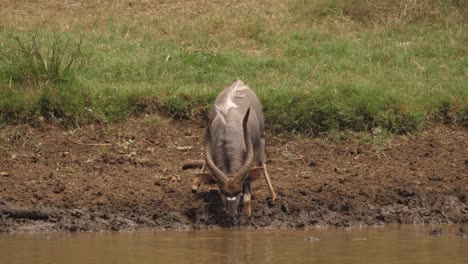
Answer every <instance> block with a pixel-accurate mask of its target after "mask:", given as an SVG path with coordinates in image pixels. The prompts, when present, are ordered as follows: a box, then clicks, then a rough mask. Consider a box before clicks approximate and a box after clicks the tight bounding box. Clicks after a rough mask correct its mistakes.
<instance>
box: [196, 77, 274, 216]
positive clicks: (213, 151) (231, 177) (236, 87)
mask: <svg viewBox="0 0 468 264" xmlns="http://www.w3.org/2000/svg"><path fill="white" fill-rule="evenodd" d="M205 121H206V136H205V162H204V165H203V166H202V171H201V173H199V174H197V180H196V182H195V185H194V186H193V191H197V189H198V188H199V186H200V183H205V184H217V185H218V188H219V191H220V193H221V199H222V201H223V204H224V209H225V212H226V216H227V217H228V219H230V220H236V219H237V211H238V207H239V204H240V201H241V199H242V202H243V204H244V207H245V208H246V210H247V215H248V216H249V217H250V216H251V214H252V203H251V194H250V183H251V182H253V181H255V180H257V179H258V178H259V177H260V175H261V174H263V175H264V177H265V180H266V182H267V184H268V187H269V189H270V192H271V195H272V199H276V194H275V191H274V190H273V186H272V185H271V181H270V178H269V176H268V173H267V169H266V165H265V162H266V158H265V139H264V117H263V112H262V106H261V104H260V100H259V99H258V97H257V95H256V94H255V92H254V91H252V90H251V89H250V88H249V87H248V86H247V85H245V84H244V83H243V82H242V81H236V82H234V83H233V84H232V85H231V86H229V87H227V88H225V89H224V90H223V91H222V92H221V93H220V94H219V95H218V96H217V98H216V100H215V102H214V105H213V107H212V109H211V111H210V112H209V114H205ZM206 168H207V169H208V170H207V171H205V169H206Z"/></svg>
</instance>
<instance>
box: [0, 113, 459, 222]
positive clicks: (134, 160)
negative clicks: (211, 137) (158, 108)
mask: <svg viewBox="0 0 468 264" xmlns="http://www.w3.org/2000/svg"><path fill="white" fill-rule="evenodd" d="M203 132H204V131H203V128H202V125H200V124H198V123H195V122H192V121H185V122H175V123H174V122H170V121H167V120H164V119H161V118H147V119H132V120H129V121H126V122H124V123H120V124H114V125H106V126H101V125H91V126H87V127H82V128H79V129H73V130H63V129H61V128H57V127H55V126H50V125H47V124H43V125H39V126H37V127H28V126H21V127H18V126H17V127H11V126H7V127H4V128H1V129H0V231H46V230H70V231H79V230H123V229H126V230H128V229H130V230H133V229H147V228H150V229H152V228H156V229H160V228H162V229H164V228H170V229H189V228H215V227H220V226H229V223H227V222H225V221H224V214H223V212H222V210H221V201H220V198H219V195H218V193H217V191H216V190H215V189H211V190H210V188H209V187H208V186H203V187H202V188H201V189H200V190H199V192H198V193H196V194H193V193H192V192H191V189H190V187H191V181H192V180H193V176H192V175H193V173H194V171H182V170H181V169H180V168H181V165H182V162H183V161H184V160H186V159H200V158H202V153H203V148H202V139H203ZM267 142H268V146H267V151H268V159H269V165H268V166H269V172H270V174H271V178H272V182H273V185H274V187H275V189H276V192H277V194H278V196H279V199H278V200H276V201H272V200H270V199H269V192H268V188H267V186H266V184H265V182H264V181H263V180H261V181H258V182H255V183H254V184H253V190H252V193H253V216H252V218H251V219H247V218H246V217H245V214H243V216H242V219H241V221H240V224H241V225H243V226H250V227H271V228H283V227H303V226H310V225H333V226H348V225H358V224H364V225H374V224H382V223H463V222H468V206H467V199H468V131H467V130H466V129H463V128H449V127H445V126H437V127H435V128H432V129H430V130H428V131H426V132H425V133H424V134H423V135H421V136H418V137H415V138H408V137H400V138H397V139H395V140H394V141H393V142H392V143H391V144H389V145H386V146H384V147H381V148H375V147H372V146H370V145H359V144H357V143H356V142H354V141H349V142H345V143H342V144H333V143H330V142H327V141H325V140H324V139H304V138H302V139H299V138H294V137H291V136H271V135H268V137H267Z"/></svg>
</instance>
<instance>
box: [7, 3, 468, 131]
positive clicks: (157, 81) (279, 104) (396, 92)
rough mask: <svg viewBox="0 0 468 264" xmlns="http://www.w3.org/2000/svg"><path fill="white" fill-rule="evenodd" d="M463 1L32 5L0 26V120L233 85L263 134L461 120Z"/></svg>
mask: <svg viewBox="0 0 468 264" xmlns="http://www.w3.org/2000/svg"><path fill="white" fill-rule="evenodd" d="M51 2H52V3H53V2H54V1H49V2H47V3H49V5H53V4H52V3H51ZM12 3H13V2H12ZM58 3H59V2H57V3H56V4H57V5H59V4H58ZM40 4H41V3H38V5H40ZM10 8H11V9H12V10H6V11H4V12H9V13H13V14H14V11H15V10H16V9H15V8H17V9H21V8H23V9H27V8H31V9H33V8H32V7H29V6H27V7H21V6H20V7H14V6H13V5H12V7H10ZM7 9H8V8H7ZM465 9H466V6H464V2H463V1H442V0H441V1H421V2H418V1H391V0H387V1H358V0H354V1H344V0H343V1H338V0H337V1H293V0H291V1H286V2H285V1H273V2H271V1H268V2H266V1H265V2H264V1H237V2H232V3H228V4H226V3H225V2H223V1H220V2H219V3H217V2H216V1H214V2H213V1H209V2H197V1H196V2H191V1H187V2H185V1H180V2H179V1H172V2H170V3H159V4H150V3H137V2H135V3H133V2H131V3H128V1H127V2H124V1H122V2H120V1H117V2H109V3H107V1H102V3H101V4H100V5H99V6H93V3H92V2H91V1H90V3H87V4H83V5H82V6H79V7H76V10H75V11H74V12H72V13H70V14H67V9H64V10H63V12H53V9H52V8H51V7H50V6H47V5H46V4H44V3H42V9H37V10H38V11H35V12H38V16H36V19H30V20H27V19H22V17H21V16H15V17H10V18H8V16H5V17H6V19H4V20H3V21H1V22H2V27H0V44H1V51H0V122H2V123H22V122H36V121H37V120H38V119H42V118H46V119H51V120H54V121H57V122H62V123H64V124H80V123H86V122H95V121H100V122H102V121H104V122H108V121H114V120H119V119H122V118H126V117H128V116H129V115H133V114H142V113H149V112H153V111H163V112H164V113H166V114H168V115H170V116H172V117H174V118H187V117H191V116H193V115H196V114H197V113H198V111H199V109H200V108H201V107H209V105H210V103H211V102H212V101H213V100H214V98H215V96H216V94H217V93H218V92H219V91H220V90H221V89H223V87H225V86H227V85H229V84H230V83H231V82H233V81H234V80H235V79H242V80H244V81H245V82H246V83H247V84H249V85H250V86H251V87H252V88H253V89H254V90H255V91H257V93H258V95H259V96H260V98H261V100H262V103H263V105H264V107H265V114H266V116H267V123H268V124H269V128H270V129H275V130H288V131H298V132H301V133H314V134H316V133H320V132H329V131H336V130H338V131H339V130H347V129H351V130H356V131H365V130H371V129H376V128H378V129H383V130H386V131H389V132H392V133H405V132H412V131H418V130H420V129H422V128H424V127H425V126H428V125H430V124H431V123H433V122H438V121H440V120H444V121H446V122H450V123H453V124H458V125H463V126H467V125H468V88H467V87H468V81H467V67H468V64H467V63H468V61H467V53H468V52H467V48H466V40H467V33H468V30H467V27H466V22H464V21H466V20H464V19H465V18H466V11H464V10H465ZM34 10H36V9H34ZM86 10H88V11H89V10H97V11H100V12H101V13H99V15H98V14H95V15H93V13H91V14H89V15H86V16H85V15H84V14H85V13H86ZM48 12H50V13H49V16H47V14H48ZM70 12H71V11H70ZM464 12H465V13H464ZM88 13H89V12H88ZM88 13H86V14H88ZM63 24H66V26H65V27H64V26H63ZM77 50H78V51H79V52H78V51H77ZM53 51H54V52H53ZM61 51H62V53H60V52H61ZM54 54H55V55H54ZM57 54H58V55H57ZM54 56H55V58H54ZM29 57H31V58H32V59H31V58H29ZM41 60H42V62H41ZM70 63H71V64H72V66H70V67H68V68H67V66H68V65H70ZM27 65H29V66H30V67H26V66H27ZM31 65H32V66H31ZM29 68H31V69H29ZM25 69H26V70H25ZM67 69H68V70H67Z"/></svg>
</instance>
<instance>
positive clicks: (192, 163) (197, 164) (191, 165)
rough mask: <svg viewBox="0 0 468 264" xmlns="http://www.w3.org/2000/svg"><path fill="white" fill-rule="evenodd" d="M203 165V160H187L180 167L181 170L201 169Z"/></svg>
mask: <svg viewBox="0 0 468 264" xmlns="http://www.w3.org/2000/svg"><path fill="white" fill-rule="evenodd" d="M203 164H205V161H203V160H187V161H185V162H184V164H183V165H182V170H188V169H196V168H201V167H203Z"/></svg>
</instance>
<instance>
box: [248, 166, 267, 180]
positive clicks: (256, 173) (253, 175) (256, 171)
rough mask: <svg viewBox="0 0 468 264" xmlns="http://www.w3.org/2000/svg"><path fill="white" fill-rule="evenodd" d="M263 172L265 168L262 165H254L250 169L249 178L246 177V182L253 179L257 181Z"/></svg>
mask: <svg viewBox="0 0 468 264" xmlns="http://www.w3.org/2000/svg"><path fill="white" fill-rule="evenodd" d="M262 172H263V168H262V167H254V168H252V169H251V170H250V171H249V175H248V176H247V178H246V179H245V181H246V182H253V181H256V180H257V179H258V177H260V175H262Z"/></svg>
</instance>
